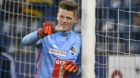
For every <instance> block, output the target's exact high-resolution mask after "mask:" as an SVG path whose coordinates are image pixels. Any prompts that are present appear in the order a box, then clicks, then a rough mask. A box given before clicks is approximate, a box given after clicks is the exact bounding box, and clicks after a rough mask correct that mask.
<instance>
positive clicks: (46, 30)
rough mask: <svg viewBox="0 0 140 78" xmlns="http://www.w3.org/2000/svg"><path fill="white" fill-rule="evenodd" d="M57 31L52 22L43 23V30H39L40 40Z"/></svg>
mask: <svg viewBox="0 0 140 78" xmlns="http://www.w3.org/2000/svg"><path fill="white" fill-rule="evenodd" d="M54 30H55V24H54V23H51V22H46V23H43V26H42V28H40V29H39V30H38V35H39V37H40V38H43V37H45V36H47V35H50V34H53V33H54Z"/></svg>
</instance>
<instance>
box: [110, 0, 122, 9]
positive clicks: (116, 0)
mask: <svg viewBox="0 0 140 78" xmlns="http://www.w3.org/2000/svg"><path fill="white" fill-rule="evenodd" d="M121 6H122V0H110V7H112V8H119V7H121Z"/></svg>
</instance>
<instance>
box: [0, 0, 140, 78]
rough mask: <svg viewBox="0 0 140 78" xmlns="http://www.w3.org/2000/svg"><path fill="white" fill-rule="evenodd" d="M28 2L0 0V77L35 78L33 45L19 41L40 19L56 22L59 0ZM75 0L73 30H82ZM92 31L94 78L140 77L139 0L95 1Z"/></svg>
mask: <svg viewBox="0 0 140 78" xmlns="http://www.w3.org/2000/svg"><path fill="white" fill-rule="evenodd" d="M30 1H31V0H0V27H1V28H0V78H35V77H36V60H35V58H36V53H35V52H36V51H35V48H34V47H29V46H23V45H22V44H21V40H22V38H23V37H24V36H25V35H27V34H28V33H30V32H32V31H35V30H37V29H38V28H40V27H41V24H42V22H48V21H49V22H55V23H56V24H57V22H56V13H57V8H58V3H59V2H60V1H61V0H32V2H30ZM75 1H76V2H77V3H78V4H79V6H80V9H79V14H78V17H79V21H78V23H77V24H75V27H74V28H73V30H74V31H77V32H79V33H81V26H82V25H81V19H82V18H81V15H82V13H81V10H82V8H81V2H82V0H75ZM91 17H92V16H91ZM89 20H90V19H89ZM95 33H96V48H95V51H96V52H95V56H96V57H95V75H96V78H140V62H139V60H140V56H139V54H140V1H139V0H96V32H95ZM91 58H92V57H91ZM93 70H94V69H93ZM93 74H94V73H93Z"/></svg>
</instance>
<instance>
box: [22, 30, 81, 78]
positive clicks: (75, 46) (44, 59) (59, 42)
mask: <svg viewBox="0 0 140 78" xmlns="http://www.w3.org/2000/svg"><path fill="white" fill-rule="evenodd" d="M37 40H38V35H37V31H35V32H32V33H31V34H29V35H27V36H25V37H24V39H23V42H22V43H23V44H24V45H31V44H32V43H34V42H37V43H36V44H35V45H37V50H38V56H37V60H38V67H37V78H58V75H59V70H60V68H61V64H63V63H65V62H66V61H70V60H71V61H73V62H75V63H77V65H78V66H79V68H80V67H81V35H80V34H78V33H75V32H73V31H70V32H68V33H64V32H57V33H55V34H52V35H48V36H46V37H44V38H42V39H40V40H38V41H37ZM65 73H66V72H65ZM79 73H80V70H79V72H78V73H77V74H73V73H66V74H65V75H63V78H77V76H78V75H79ZM78 78H79V77H78Z"/></svg>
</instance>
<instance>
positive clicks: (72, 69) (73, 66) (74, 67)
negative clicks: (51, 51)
mask: <svg viewBox="0 0 140 78" xmlns="http://www.w3.org/2000/svg"><path fill="white" fill-rule="evenodd" d="M63 69H65V70H66V71H69V72H73V73H74V74H76V73H77V72H78V71H79V67H78V66H77V64H75V63H74V62H73V61H68V62H66V63H65V64H64V65H63Z"/></svg>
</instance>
